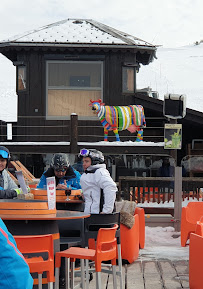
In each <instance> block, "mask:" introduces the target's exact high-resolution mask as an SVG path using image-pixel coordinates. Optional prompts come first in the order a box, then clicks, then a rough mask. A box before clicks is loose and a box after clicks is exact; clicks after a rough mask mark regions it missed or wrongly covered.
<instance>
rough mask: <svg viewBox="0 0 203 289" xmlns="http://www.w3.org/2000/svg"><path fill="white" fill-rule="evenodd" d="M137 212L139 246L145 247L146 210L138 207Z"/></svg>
mask: <svg viewBox="0 0 203 289" xmlns="http://www.w3.org/2000/svg"><path fill="white" fill-rule="evenodd" d="M135 214H138V216H139V247H140V249H144V246H145V211H144V209H143V208H139V207H136V208H135Z"/></svg>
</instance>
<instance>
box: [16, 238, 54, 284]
mask: <svg viewBox="0 0 203 289" xmlns="http://www.w3.org/2000/svg"><path fill="white" fill-rule="evenodd" d="M14 238H15V241H16V244H17V247H18V249H19V251H20V252H21V253H22V254H23V255H24V257H25V260H26V261H27V263H28V265H29V267H30V273H38V286H39V288H42V273H43V272H46V274H47V282H48V283H49V288H50V289H51V288H53V282H54V281H55V278H54V245H53V236H52V235H51V234H49V235H33V236H14ZM30 253H35V254H36V253H37V254H38V255H39V254H40V253H48V259H47V260H44V259H43V257H41V256H40V257H29V256H25V254H30ZM34 284H35V282H34Z"/></svg>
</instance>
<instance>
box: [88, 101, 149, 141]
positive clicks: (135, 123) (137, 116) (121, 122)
mask: <svg viewBox="0 0 203 289" xmlns="http://www.w3.org/2000/svg"><path fill="white" fill-rule="evenodd" d="M90 102H91V103H90V104H89V105H90V106H91V107H92V110H94V111H95V112H96V113H97V115H98V117H99V119H100V121H101V123H102V125H103V127H104V140H105V141H107V140H108V131H109V130H113V132H114V133H115V136H116V141H120V138H119V134H118V131H121V130H125V129H127V130H129V131H130V132H131V133H133V132H136V131H137V139H136V141H142V140H143V130H142V128H143V127H146V121H145V115H144V109H143V107H142V106H141V105H128V106H109V105H105V104H104V103H102V101H101V99H99V100H96V101H95V100H90Z"/></svg>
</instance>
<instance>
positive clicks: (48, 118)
mask: <svg viewBox="0 0 203 289" xmlns="http://www.w3.org/2000/svg"><path fill="white" fill-rule="evenodd" d="M50 63H63V64H64V63H74V64H76V63H85V64H88V63H89V64H95V63H96V64H100V67H101V87H100V88H99V87H86V86H84V87H80V86H78V87H71V86H69V87H68V86H66V87H65V86H49V85H48V77H49V71H48V67H49V64H50ZM45 67H46V119H47V120H70V116H50V115H48V90H49V89H50V88H51V89H53V90H54V89H55V90H98V91H101V97H100V98H101V99H102V100H103V92H104V87H103V83H104V61H102V60H99V61H95V60H92V61H91V60H88V61H86V60H77V61H76V60H46V66H45ZM84 76H85V75H84ZM78 119H79V120H89V119H91V120H97V119H98V117H97V116H79V115H78Z"/></svg>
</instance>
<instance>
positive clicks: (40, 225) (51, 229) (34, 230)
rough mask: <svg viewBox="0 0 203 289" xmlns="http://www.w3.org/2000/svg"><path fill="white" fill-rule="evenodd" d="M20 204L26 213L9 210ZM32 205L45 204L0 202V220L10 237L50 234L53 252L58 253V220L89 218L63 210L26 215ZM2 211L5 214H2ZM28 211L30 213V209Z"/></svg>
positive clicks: (41, 202) (12, 201) (43, 203)
mask: <svg viewBox="0 0 203 289" xmlns="http://www.w3.org/2000/svg"><path fill="white" fill-rule="evenodd" d="M20 204H22V207H23V208H24V210H25V208H26V210H25V211H26V213H23V212H22V210H20V209H15V212H14V213H13V212H12V211H13V210H12V209H9V208H11V207H15V208H16V207H19V206H20ZM32 204H33V207H36V206H37V204H40V206H41V207H42V208H43V207H44V205H45V204H47V202H46V201H39V200H31V201H22V200H15V199H11V200H9V199H7V200H0V218H1V219H2V220H3V221H4V223H5V224H6V226H7V228H8V230H9V231H10V232H11V234H12V235H43V234H52V235H53V237H54V252H58V251H60V235H59V228H58V220H73V219H84V218H87V217H89V216H90V215H88V214H85V213H83V212H79V211H65V210H57V211H56V213H51V214H49V211H47V213H46V212H44V211H45V210H44V208H43V209H42V210H41V213H40V210H39V209H37V212H38V213H36V211H35V213H34V214H32V213H28V209H30V208H31V206H32ZM37 207H39V206H37ZM4 210H5V212H6V213H2V212H3V211H4ZM34 210H35V209H34ZM17 211H19V212H17ZM30 211H32V208H31V209H30ZM43 288H44V285H43Z"/></svg>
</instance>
